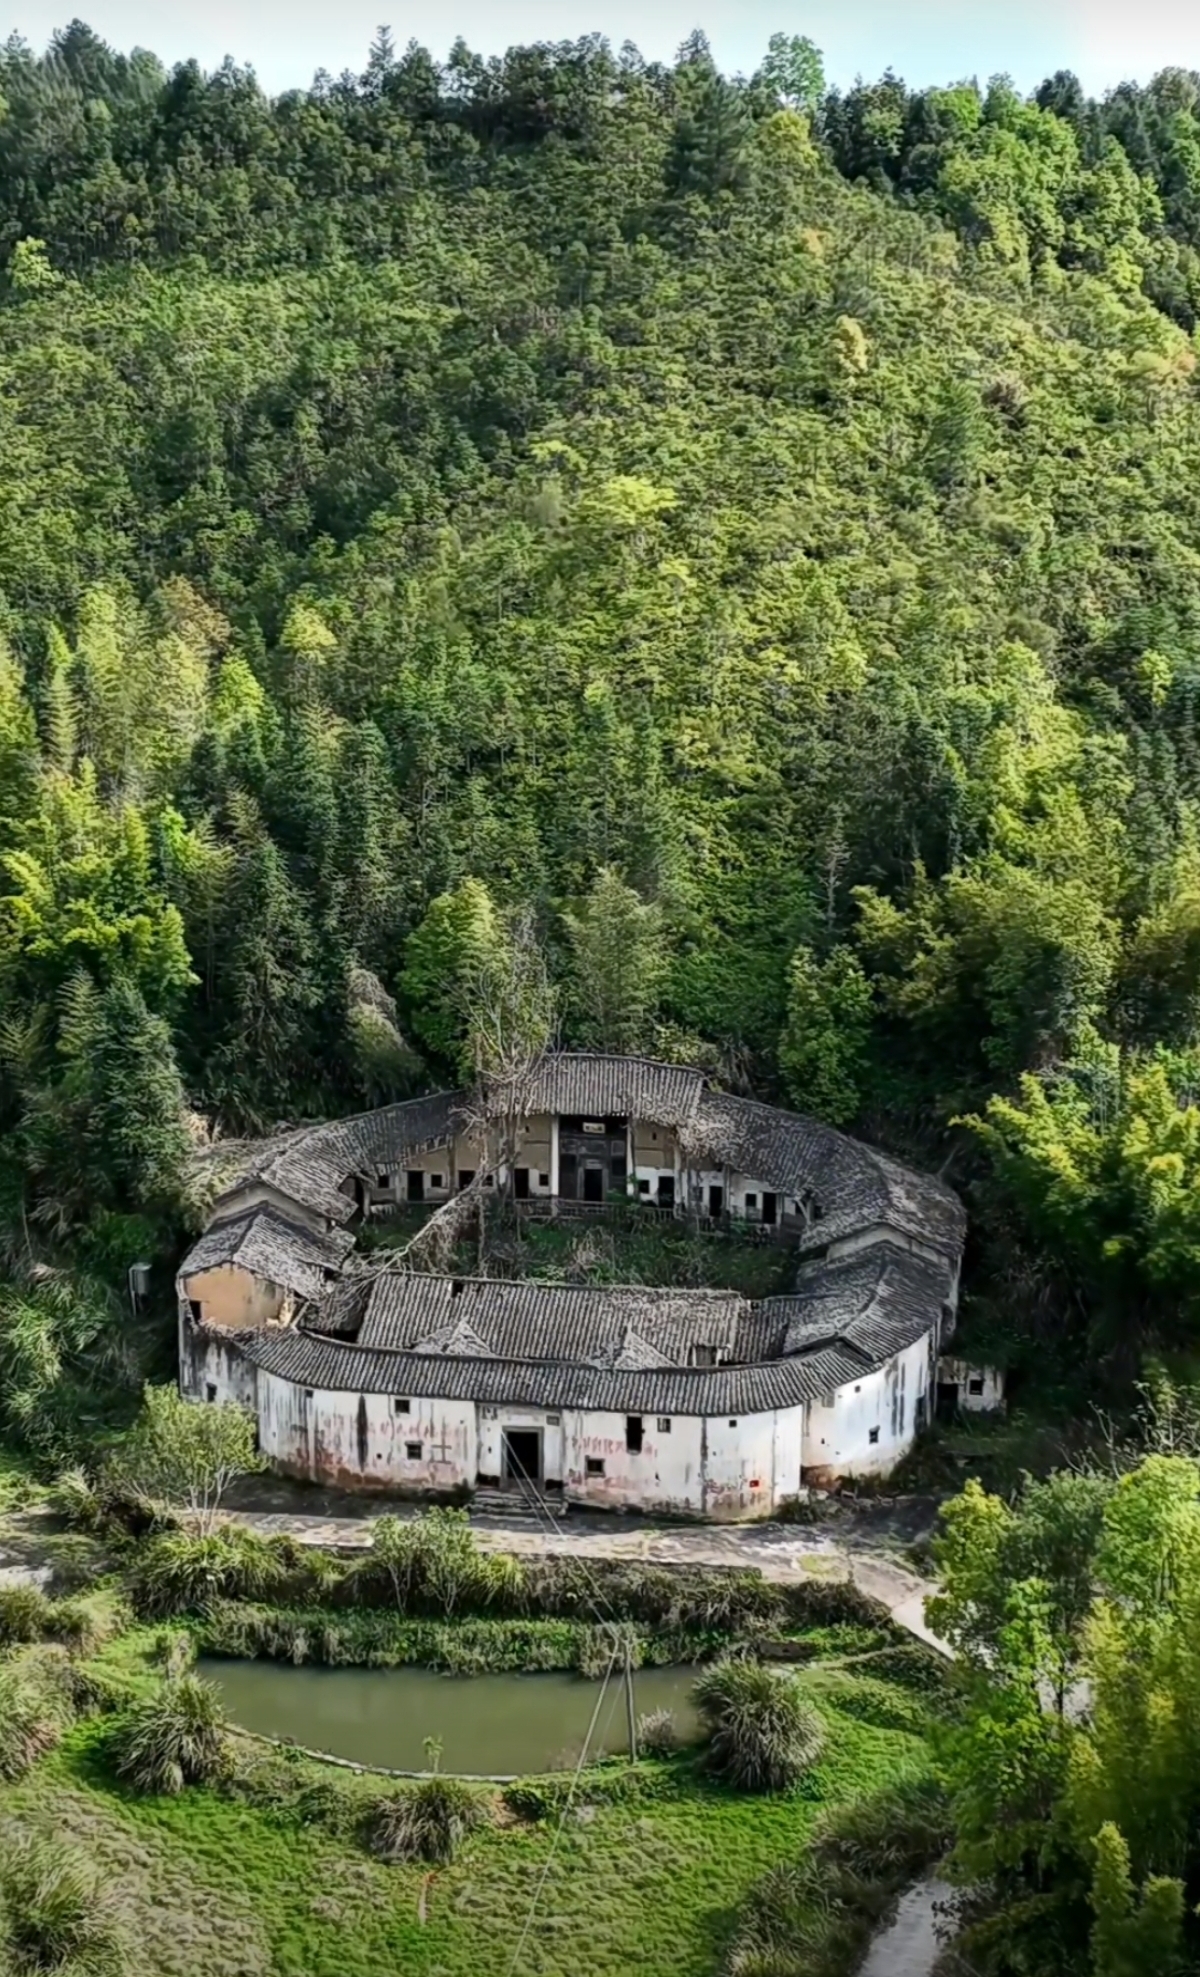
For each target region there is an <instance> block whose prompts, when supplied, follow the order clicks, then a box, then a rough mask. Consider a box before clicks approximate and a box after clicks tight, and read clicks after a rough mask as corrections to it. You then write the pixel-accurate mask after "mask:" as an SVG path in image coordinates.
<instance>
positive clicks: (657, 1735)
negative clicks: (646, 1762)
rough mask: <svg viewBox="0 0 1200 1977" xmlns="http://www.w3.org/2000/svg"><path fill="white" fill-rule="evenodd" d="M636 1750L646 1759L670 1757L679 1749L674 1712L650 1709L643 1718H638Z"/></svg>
mask: <svg viewBox="0 0 1200 1977" xmlns="http://www.w3.org/2000/svg"><path fill="white" fill-rule="evenodd" d="M637 1745H638V1749H639V1750H640V1751H642V1752H644V1754H645V1755H646V1756H647V1757H670V1756H671V1755H672V1754H673V1753H674V1752H675V1751H676V1750H678V1748H679V1731H678V1730H677V1728H676V1726H675V1712H674V1710H671V1709H652V1710H650V1711H649V1712H648V1714H647V1715H645V1716H639V1717H638V1725H637Z"/></svg>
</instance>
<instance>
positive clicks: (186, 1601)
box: [128, 1528, 290, 1620]
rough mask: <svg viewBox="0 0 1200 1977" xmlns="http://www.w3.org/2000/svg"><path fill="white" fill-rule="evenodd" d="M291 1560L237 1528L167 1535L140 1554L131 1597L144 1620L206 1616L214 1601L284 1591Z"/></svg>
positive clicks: (132, 1575)
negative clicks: (203, 1535) (185, 1614)
mask: <svg viewBox="0 0 1200 1977" xmlns="http://www.w3.org/2000/svg"><path fill="white" fill-rule="evenodd" d="M289 1574H290V1566H289V1561H288V1558H287V1556H286V1554H284V1553H283V1552H281V1551H280V1550H279V1549H278V1548H277V1547H276V1546H274V1545H273V1544H272V1543H271V1541H270V1539H268V1538H262V1537H259V1536H258V1534H257V1533H256V1532H254V1531H244V1530H240V1529H237V1528H234V1529H231V1530H226V1531H213V1532H212V1533H211V1534H210V1535H209V1536H207V1537H195V1536H193V1535H192V1534H191V1533H190V1532H187V1531H166V1532H163V1533H162V1534H161V1535H160V1536H159V1537H156V1538H152V1539H150V1540H149V1542H148V1543H146V1544H145V1545H144V1546H143V1547H142V1549H141V1550H140V1551H139V1553H138V1554H137V1556H136V1557H135V1559H134V1561H133V1565H132V1568H131V1570H130V1574H129V1582H128V1583H129V1596H130V1599H131V1600H132V1602H133V1607H134V1611H135V1612H136V1613H137V1615H138V1617H139V1618H140V1619H142V1620H173V1619H175V1618H176V1617H177V1616H178V1615H180V1614H183V1613H201V1614H202V1613H206V1612H207V1611H208V1610H209V1608H210V1607H212V1606H213V1604H214V1603H215V1602H216V1601H218V1600H226V1599H248V1600H270V1599H272V1598H277V1597H279V1596H280V1594H281V1593H282V1592H283V1591H284V1590H285V1589H286V1587H287V1584H288V1579H289Z"/></svg>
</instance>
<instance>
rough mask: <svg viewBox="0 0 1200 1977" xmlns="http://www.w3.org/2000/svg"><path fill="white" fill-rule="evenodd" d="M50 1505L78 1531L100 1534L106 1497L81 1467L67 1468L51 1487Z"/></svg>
mask: <svg viewBox="0 0 1200 1977" xmlns="http://www.w3.org/2000/svg"><path fill="white" fill-rule="evenodd" d="M50 1502H51V1504H52V1505H53V1507H54V1509H55V1510H57V1512H58V1514H59V1516H60V1517H63V1518H65V1519H66V1521H67V1523H68V1524H70V1525H71V1526H72V1528H73V1529H74V1530H76V1531H98V1530H99V1529H100V1526H101V1523H102V1521H103V1514H104V1494H103V1491H102V1490H101V1489H100V1487H99V1485H98V1484H97V1483H95V1482H94V1481H93V1480H92V1478H91V1477H90V1476H89V1475H88V1472H87V1470H86V1469H82V1468H79V1467H76V1468H73V1469H64V1470H63V1471H62V1473H61V1475H59V1476H58V1477H57V1478H56V1479H55V1481H54V1482H53V1483H52V1484H51V1487H50Z"/></svg>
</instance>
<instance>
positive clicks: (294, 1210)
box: [209, 1179, 329, 1235]
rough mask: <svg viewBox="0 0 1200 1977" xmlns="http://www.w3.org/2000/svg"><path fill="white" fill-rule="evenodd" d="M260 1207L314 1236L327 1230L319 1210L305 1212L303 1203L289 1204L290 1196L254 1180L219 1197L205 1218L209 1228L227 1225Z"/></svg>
mask: <svg viewBox="0 0 1200 1977" xmlns="http://www.w3.org/2000/svg"><path fill="white" fill-rule="evenodd" d="M260 1205H261V1206H263V1207H266V1208H274V1209H275V1210H276V1212H277V1213H278V1214H281V1215H283V1216H286V1218H287V1220H288V1221H289V1222H299V1224H300V1226H301V1227H302V1228H305V1229H311V1230H313V1232H314V1234H317V1235H324V1234H325V1233H326V1232H327V1230H328V1228H329V1219H328V1217H327V1216H325V1215H322V1214H321V1212H320V1210H319V1209H316V1208H306V1207H305V1205H304V1203H303V1202H300V1201H293V1199H292V1197H291V1195H290V1194H284V1193H282V1191H281V1190H280V1189H279V1188H273V1187H272V1186H271V1185H270V1183H269V1182H268V1181H260V1180H257V1179H253V1180H248V1181H245V1182H242V1183H241V1184H239V1185H238V1186H237V1187H234V1188H230V1190H229V1191H228V1193H227V1194H223V1195H221V1196H220V1197H219V1199H218V1201H217V1203H216V1206H215V1208H214V1210H213V1213H212V1215H211V1216H210V1217H209V1226H210V1227H211V1226H212V1225H213V1224H215V1223H218V1222H228V1221H230V1220H231V1219H232V1217H233V1216H235V1215H244V1214H245V1212H246V1210H247V1209H248V1208H254V1207H258V1206H260Z"/></svg>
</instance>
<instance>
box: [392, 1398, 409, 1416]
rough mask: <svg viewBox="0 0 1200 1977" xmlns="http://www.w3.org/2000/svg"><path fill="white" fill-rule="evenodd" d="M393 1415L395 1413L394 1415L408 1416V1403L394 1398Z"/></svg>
mask: <svg viewBox="0 0 1200 1977" xmlns="http://www.w3.org/2000/svg"><path fill="white" fill-rule="evenodd" d="M392 1413H393V1414H407V1413H408V1402H407V1401H406V1400H400V1399H397V1398H393V1400H392Z"/></svg>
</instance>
